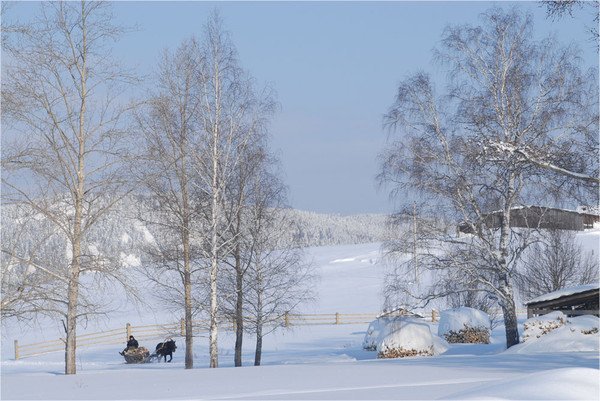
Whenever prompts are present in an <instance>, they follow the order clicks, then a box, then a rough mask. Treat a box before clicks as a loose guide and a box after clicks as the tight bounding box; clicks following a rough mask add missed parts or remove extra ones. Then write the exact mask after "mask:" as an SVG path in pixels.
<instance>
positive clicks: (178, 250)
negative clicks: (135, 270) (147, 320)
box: [136, 39, 202, 369]
mask: <svg viewBox="0 0 600 401" xmlns="http://www.w3.org/2000/svg"><path fill="white" fill-rule="evenodd" d="M201 62H202V61H201V55H200V49H199V46H198V43H197V42H196V40H195V39H189V40H186V41H184V42H183V43H182V44H181V45H180V46H179V48H177V50H176V51H175V52H173V53H170V52H168V51H165V53H164V55H163V58H162V61H161V64H160V66H159V73H158V76H157V79H156V82H157V90H156V92H155V93H153V94H151V95H150V96H149V98H148V99H147V101H146V102H145V103H144V107H143V108H140V111H139V112H138V113H137V118H136V121H137V127H138V130H139V132H140V133H141V138H142V139H141V142H142V143H141V149H143V150H142V155H141V157H140V158H138V159H136V164H137V163H139V161H140V160H141V161H143V162H142V163H141V164H139V165H137V171H138V172H139V173H138V175H139V179H140V182H141V184H142V187H143V188H144V190H145V192H147V193H149V194H151V196H152V199H153V202H151V203H150V204H149V208H150V210H148V211H147V212H146V213H143V214H142V215H141V216H140V218H141V219H142V220H144V221H145V223H147V224H148V225H149V226H152V227H153V228H154V229H155V230H157V231H159V232H160V233H162V236H161V242H160V243H156V244H150V247H149V248H148V249H146V253H148V254H150V255H151V260H152V261H153V265H154V266H151V267H149V268H148V269H147V270H148V271H149V272H150V273H151V274H150V275H149V276H150V277H156V274H155V273H156V270H158V273H159V276H160V277H158V278H157V280H156V281H158V282H159V283H160V282H161V281H164V279H165V273H166V272H175V273H176V276H177V277H178V278H180V281H181V282H180V285H175V286H173V287H172V288H171V289H170V290H171V291H175V292H179V293H180V294H181V303H178V305H182V306H183V311H184V320H185V345H186V348H185V349H186V351H185V368H186V369H191V368H193V366H194V362H193V357H194V354H193V320H192V318H193V309H194V306H193V304H192V284H193V277H192V276H193V274H194V273H195V272H194V269H193V267H192V263H193V255H194V254H196V257H197V253H198V252H197V251H196V252H195V251H194V249H193V247H194V244H193V242H192V238H193V231H194V230H193V226H194V225H196V227H197V228H199V227H198V225H199V224H200V222H199V218H198V213H197V211H198V210H199V209H200V207H199V204H201V203H202V197H201V196H200V195H199V194H198V193H197V191H195V187H194V185H193V182H194V180H196V179H197V172H198V167H197V166H194V165H193V164H194V163H195V161H196V160H197V155H196V154H195V152H198V151H199V145H198V141H199V140H200V138H201V136H200V135H199V134H198V130H199V129H200V127H199V121H200V116H199V111H200V102H201V88H202V86H201V84H202V82H201V77H200V76H199V71H198V69H197V65H199V64H201ZM153 217H154V218H155V219H153ZM197 231H198V230H196V232H197ZM196 242H197V241H196ZM196 269H197V268H196ZM170 296H172V293H171V294H170Z"/></svg>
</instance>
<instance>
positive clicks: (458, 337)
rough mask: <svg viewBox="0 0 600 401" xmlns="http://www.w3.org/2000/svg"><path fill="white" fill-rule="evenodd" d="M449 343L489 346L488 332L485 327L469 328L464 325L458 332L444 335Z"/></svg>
mask: <svg viewBox="0 0 600 401" xmlns="http://www.w3.org/2000/svg"><path fill="white" fill-rule="evenodd" d="M444 337H445V339H446V341H448V342H449V343H461V344H489V343H490V331H489V330H488V329H487V328H485V327H470V326H467V325H465V326H464V328H462V329H460V330H459V331H454V330H450V331H449V332H447V333H446V334H444Z"/></svg>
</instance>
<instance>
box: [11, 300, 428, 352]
mask: <svg viewBox="0 0 600 401" xmlns="http://www.w3.org/2000/svg"><path fill="white" fill-rule="evenodd" d="M377 316H379V314H377V313H330V314H291V313H286V314H285V315H284V316H282V317H281V319H279V320H278V321H273V322H271V324H274V325H278V326H282V327H292V326H316V325H336V324H366V323H370V322H371V321H373V320H374V319H375V318H376V317H377ZM438 316H439V314H438V312H437V311H435V310H433V311H431V312H430V313H429V314H428V316H425V318H429V319H431V320H433V321H436V320H437V317H438ZM193 326H194V335H200V334H203V333H204V334H205V333H207V332H208V322H207V321H194V322H193ZM220 326H221V329H225V330H232V329H233V327H234V326H233V324H232V323H231V322H223V323H222V324H221V325H220ZM130 335H133V336H135V337H136V339H137V340H138V341H144V340H152V339H158V340H162V339H164V338H167V337H178V336H181V337H183V336H185V324H184V320H183V319H181V321H179V322H177V323H169V324H151V325H145V326H133V325H131V324H129V323H127V324H126V325H125V327H122V328H118V329H113V330H108V331H102V332H97V333H89V334H82V335H78V336H77V347H78V348H80V347H89V346H94V345H115V344H125V342H127V339H129V336H130ZM14 349H15V359H21V358H27V357H31V356H37V355H43V354H47V353H50V352H59V351H64V349H65V340H64V339H63V338H61V339H58V340H52V341H43V342H38V343H32V344H19V342H18V341H17V340H15V342H14Z"/></svg>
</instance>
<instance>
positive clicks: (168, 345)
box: [154, 339, 177, 362]
mask: <svg viewBox="0 0 600 401" xmlns="http://www.w3.org/2000/svg"><path fill="white" fill-rule="evenodd" d="M176 349H177V346H176V345H175V340H172V339H168V340H167V341H165V342H164V343H158V344H157V345H156V351H155V352H154V355H156V356H157V357H158V361H159V362H160V358H161V357H164V358H165V362H171V361H172V360H173V352H175V350H176ZM167 355H168V356H169V357H170V358H169V360H168V361H167Z"/></svg>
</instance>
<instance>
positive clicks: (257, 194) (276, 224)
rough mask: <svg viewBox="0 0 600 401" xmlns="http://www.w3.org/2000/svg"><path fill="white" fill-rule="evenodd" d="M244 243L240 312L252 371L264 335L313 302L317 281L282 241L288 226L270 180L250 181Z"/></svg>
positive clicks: (278, 190) (292, 245) (295, 248)
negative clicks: (251, 337) (249, 339)
mask: <svg viewBox="0 0 600 401" xmlns="http://www.w3.org/2000/svg"><path fill="white" fill-rule="evenodd" d="M252 186H253V191H252V199H251V200H250V201H249V205H248V208H247V209H248V210H247V213H248V215H249V223H248V237H249V241H250V244H251V248H250V250H251V254H250V255H249V256H250V258H249V259H248V261H249V264H248V268H247V272H246V275H245V286H246V291H245V292H244V310H245V312H246V314H247V316H248V331H250V332H252V333H254V334H255V337H256V345H255V353H254V365H255V366H258V365H260V363H261V358H262V343H263V338H264V336H265V335H267V334H269V333H270V332H272V331H274V330H275V329H276V328H278V327H280V326H281V325H282V323H283V320H284V316H285V315H286V314H287V313H293V312H294V310H295V309H296V308H297V307H298V306H299V305H301V304H302V303H305V302H309V301H310V300H312V299H313V297H314V293H313V291H312V285H313V283H314V280H315V276H314V274H313V272H312V265H311V264H310V263H308V262H307V261H306V257H305V253H304V249H303V248H302V247H301V246H299V245H298V244H297V242H294V241H287V240H286V236H285V235H283V233H285V230H287V227H288V226H289V224H290V220H289V216H288V215H286V213H284V212H283V209H282V208H281V206H282V204H283V203H282V202H283V201H284V199H285V198H284V195H285V193H284V187H283V185H282V183H281V182H280V181H279V179H278V178H277V177H276V176H274V175H273V174H269V173H265V174H261V175H259V176H257V177H255V179H254V180H253V183H252Z"/></svg>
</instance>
